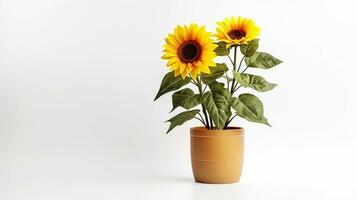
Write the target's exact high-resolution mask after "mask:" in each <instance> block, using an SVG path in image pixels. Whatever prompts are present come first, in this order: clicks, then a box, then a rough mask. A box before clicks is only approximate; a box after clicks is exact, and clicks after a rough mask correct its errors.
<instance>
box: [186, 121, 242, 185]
mask: <svg viewBox="0 0 357 200" xmlns="http://www.w3.org/2000/svg"><path fill="white" fill-rule="evenodd" d="M190 132H191V163H192V170H193V175H194V177H195V180H196V181H197V182H201V183H235V182H238V181H239V180H240V176H241V173H242V165H243V154H244V129H243V128H239V127H230V128H228V129H226V130H207V129H206V128H205V127H193V128H191V130H190Z"/></svg>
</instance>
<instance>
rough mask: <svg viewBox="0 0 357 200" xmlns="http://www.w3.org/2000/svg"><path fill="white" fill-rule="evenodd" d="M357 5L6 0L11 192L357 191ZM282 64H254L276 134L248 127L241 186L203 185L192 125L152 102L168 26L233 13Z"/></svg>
mask: <svg viewBox="0 0 357 200" xmlns="http://www.w3.org/2000/svg"><path fill="white" fill-rule="evenodd" d="M355 7H356V5H355V2H354V1H347V0H341V1H323V0H317V1H307V0H300V1H295V2H291V1H283V0H272V1H233V0H232V1H228V0H221V1H207V0H206V1H189V0H184V1H167V0H158V1H113V0H104V1H93V0H90V1H88V0H86V1H84V0H75V1H72V0H61V1H59V0H34V1H25V0H11V1H10V0H0V199H1V200H15V199H16V200H18V199H20V200H22V199H25V200H27V199H36V200H40V199H46V200H47V199H51V200H52V199H68V200H71V199H304V200H305V199H356V198H357V194H356V191H357V185H356V182H355V180H356V178H357V173H356V169H357V161H356V158H355V157H356V156H355V154H356V152H357V134H356V130H355V129H354V127H353V125H354V124H353V123H355V121H356V118H355V113H356V111H357V106H356V103H355V102H357V94H356V88H355V85H356V83H355V80H354V79H355V74H356V72H357V70H356V66H355V62H354V58H355V45H356V44H357V42H356V41H357V39H356V35H357V29H356V27H357V26H356V25H357V21H356V20H355V19H356V18H357V14H356V12H355ZM231 15H242V16H246V17H250V18H253V19H255V20H256V22H257V24H258V25H260V26H261V28H262V35H261V45H260V49H261V50H262V51H267V52H269V53H271V54H273V55H275V56H277V57H279V58H281V59H282V60H283V61H284V63H283V64H282V65H280V66H278V67H276V68H275V69H271V70H268V71H263V70H254V71H253V70H252V71H250V72H253V73H257V74H260V75H263V76H264V77H266V78H267V79H268V80H270V81H272V82H276V83H278V84H279V86H278V87H277V88H276V89H274V90H273V91H272V92H269V93H264V94H259V97H260V98H261V99H262V101H263V102H264V105H265V110H266V111H265V112H266V116H267V117H268V119H269V120H270V122H271V124H272V125H273V128H268V127H265V126H261V125H257V124H251V123H247V122H245V121H244V120H235V121H234V122H235V124H236V125H239V126H243V127H245V128H246V154H245V156H246V159H245V166H244V172H243V177H242V180H241V182H240V183H239V184H232V185H204V184H196V183H194V182H193V180H192V172H191V169H190V156H189V137H188V128H189V127H190V126H195V125H198V123H197V122H194V121H193V122H189V123H187V124H185V125H183V126H181V127H178V128H177V129H175V130H174V131H173V132H172V133H171V134H170V135H167V136H166V135H164V134H163V133H164V132H165V131H166V129H167V127H168V124H163V123H162V122H163V121H165V120H166V119H168V118H169V117H171V116H172V115H173V114H168V112H169V110H170V108H171V103H170V96H169V95H167V96H164V97H162V98H160V100H158V101H157V102H155V103H153V102H152V99H153V98H154V96H155V93H156V92H157V89H158V86H159V84H160V81H161V79H162V76H163V75H164V74H165V73H166V72H167V68H165V62H164V61H161V60H160V55H161V50H162V45H163V42H164V40H163V39H164V37H166V34H167V33H168V32H170V31H172V29H173V28H174V27H175V26H176V24H184V23H190V22H191V21H195V22H197V23H200V24H206V25H207V28H208V29H209V30H211V31H214V27H215V24H214V23H215V22H216V21H218V20H222V18H224V17H225V16H231Z"/></svg>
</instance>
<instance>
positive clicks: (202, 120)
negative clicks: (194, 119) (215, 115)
mask: <svg viewBox="0 0 357 200" xmlns="http://www.w3.org/2000/svg"><path fill="white" fill-rule="evenodd" d="M198 115H199V116H200V118H201V122H202V123H203V125H205V126H206V127H207V124H206V123H205V122H204V121H205V120H204V119H203V117H202V115H201V113H198Z"/></svg>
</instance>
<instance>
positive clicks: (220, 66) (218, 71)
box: [201, 63, 228, 84]
mask: <svg viewBox="0 0 357 200" xmlns="http://www.w3.org/2000/svg"><path fill="white" fill-rule="evenodd" d="M210 70H211V73H210V74H205V73H202V74H201V79H202V81H203V83H205V84H209V83H211V82H212V81H215V80H216V79H218V78H220V77H222V76H223V74H224V73H226V71H228V67H227V65H226V64H224V63H216V66H215V67H210Z"/></svg>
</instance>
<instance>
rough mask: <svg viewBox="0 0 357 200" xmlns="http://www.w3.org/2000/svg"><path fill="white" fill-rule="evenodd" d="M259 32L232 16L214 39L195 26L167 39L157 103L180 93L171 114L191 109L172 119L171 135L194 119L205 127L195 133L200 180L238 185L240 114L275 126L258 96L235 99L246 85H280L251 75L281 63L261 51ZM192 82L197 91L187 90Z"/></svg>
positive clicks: (262, 87)
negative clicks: (165, 69) (217, 60)
mask: <svg viewBox="0 0 357 200" xmlns="http://www.w3.org/2000/svg"><path fill="white" fill-rule="evenodd" d="M259 34H260V28H259V27H258V26H257V25H256V24H255V23H254V21H253V20H251V19H247V18H242V17H237V18H236V17H231V18H226V19H225V20H224V21H221V22H218V23H217V28H216V34H215V35H214V36H215V37H216V40H215V41H214V40H213V39H212V35H211V33H210V32H207V31H206V29H205V27H204V26H199V25H197V24H194V23H192V24H190V25H188V26H187V25H185V26H177V27H176V28H175V29H174V31H173V33H170V34H168V36H167V38H166V39H165V41H166V44H165V46H164V50H163V56H162V59H165V60H167V66H168V67H169V69H170V72H169V73H167V74H166V75H165V76H164V78H163V80H162V82H161V85H160V88H159V91H158V93H157V95H156V97H155V100H156V99H158V98H159V97H161V96H162V95H164V94H166V93H169V92H173V91H175V92H174V93H173V94H172V105H173V108H172V110H171V111H174V110H176V109H177V108H178V107H181V108H183V109H185V110H186V111H183V112H181V113H179V114H177V115H176V116H174V117H172V118H171V119H169V120H167V122H170V127H169V129H168V130H167V133H169V132H170V131H171V130H172V129H173V128H175V127H176V126H178V125H182V124H183V123H185V122H186V121H188V120H191V119H196V120H198V121H200V122H201V123H202V124H203V126H200V127H193V128H191V130H190V132H191V161H192V169H193V174H194V177H195V180H196V181H197V182H204V183H233V182H238V181H239V179H240V176H241V171H242V163H243V150H244V148H243V145H244V140H243V138H244V128H242V127H236V126H230V124H231V122H232V120H233V119H234V118H235V117H236V116H239V117H241V118H243V119H246V120H248V121H251V122H257V123H261V124H265V125H268V126H270V124H269V122H268V120H267V118H266V117H265V116H264V110H263V103H262V102H261V101H260V100H259V98H258V97H256V96H255V95H253V94H249V93H241V94H239V95H236V92H237V91H238V90H239V89H240V88H242V87H244V88H249V89H253V90H256V91H258V92H266V91H269V90H272V89H273V88H274V87H275V86H276V84H274V83H270V82H268V81H267V80H265V79H264V78H263V77H261V76H258V75H253V74H249V73H247V72H246V71H247V69H249V68H260V69H270V68H272V67H274V66H276V65H278V64H280V63H281V62H282V61H280V60H279V59H277V58H275V57H273V56H272V55H270V54H268V53H265V52H261V51H257V50H258V45H259V39H258V36H259ZM216 56H223V57H226V58H227V61H228V63H227V64H226V63H215V62H214V59H215V57H216ZM228 66H231V70H229V67H228ZM189 84H190V86H192V87H187V86H189ZM184 86H185V87H184ZM192 88H193V89H195V91H194V90H192ZM196 107H197V108H196Z"/></svg>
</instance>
